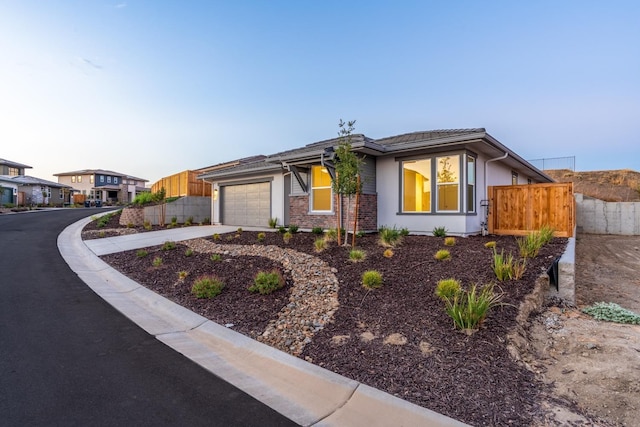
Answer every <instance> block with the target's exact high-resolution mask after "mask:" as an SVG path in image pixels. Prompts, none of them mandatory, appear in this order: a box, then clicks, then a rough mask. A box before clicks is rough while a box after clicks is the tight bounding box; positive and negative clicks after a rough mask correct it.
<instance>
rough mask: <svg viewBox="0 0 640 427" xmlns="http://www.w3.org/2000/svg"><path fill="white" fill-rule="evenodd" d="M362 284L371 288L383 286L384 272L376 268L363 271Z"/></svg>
mask: <svg viewBox="0 0 640 427" xmlns="http://www.w3.org/2000/svg"><path fill="white" fill-rule="evenodd" d="M362 286H364V287H365V288H367V289H369V290H371V289H378V288H381V287H382V274H381V273H380V272H378V271H376V270H368V271H365V272H364V273H362Z"/></svg>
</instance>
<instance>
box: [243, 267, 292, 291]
mask: <svg viewBox="0 0 640 427" xmlns="http://www.w3.org/2000/svg"><path fill="white" fill-rule="evenodd" d="M284 284H285V281H284V277H283V276H282V273H281V272H280V271H279V270H272V271H270V272H266V271H260V272H259V273H258V274H256V276H255V277H254V279H253V285H251V286H250V287H249V291H250V292H259V293H260V294H262V295H267V294H270V293H273V292H275V291H277V290H278V289H280V288H283V287H284Z"/></svg>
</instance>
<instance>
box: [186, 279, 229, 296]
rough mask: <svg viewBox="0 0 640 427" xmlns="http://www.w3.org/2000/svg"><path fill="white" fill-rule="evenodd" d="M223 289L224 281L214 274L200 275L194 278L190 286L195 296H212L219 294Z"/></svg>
mask: <svg viewBox="0 0 640 427" xmlns="http://www.w3.org/2000/svg"><path fill="white" fill-rule="evenodd" d="M222 289H224V283H222V282H221V281H220V279H218V278H217V277H215V276H202V277H199V278H198V279H196V281H195V282H194V283H193V286H191V293H192V294H193V295H195V297H196V298H213V297H215V296H217V295H220V293H221V292H222Z"/></svg>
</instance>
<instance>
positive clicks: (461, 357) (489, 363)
mask: <svg viewBox="0 0 640 427" xmlns="http://www.w3.org/2000/svg"><path fill="white" fill-rule="evenodd" d="M316 238H317V236H314V235H313V234H310V233H299V234H295V235H294V237H293V239H292V240H291V242H290V243H289V244H288V245H286V246H288V247H291V248H293V249H296V250H298V251H300V252H306V253H311V254H314V255H316V256H318V257H319V258H321V259H323V260H324V261H326V262H327V263H329V264H330V265H331V266H333V267H335V269H336V270H337V273H336V276H337V277H338V279H339V281H340V293H339V300H340V309H339V310H338V311H337V312H336V315H335V318H334V322H333V323H331V324H329V325H327V326H326V327H325V328H324V329H323V330H322V331H320V332H319V333H317V334H316V335H315V336H314V338H313V340H312V342H311V343H310V344H308V345H307V346H306V347H305V350H304V352H303V354H302V356H301V357H304V358H306V359H307V360H311V361H313V363H315V364H317V365H319V366H323V367H325V368H327V369H329V370H331V371H334V372H337V373H339V374H342V375H344V376H347V377H349V378H352V379H354V380H357V381H360V382H363V383H365V384H368V385H370V386H373V387H375V388H378V389H381V390H384V391H387V392H389V393H391V394H394V395H396V396H398V397H401V398H403V399H406V400H408V401H410V402H413V403H416V404H418V405H421V406H424V407H426V408H429V409H432V410H434V411H437V412H439V413H442V414H445V415H448V416H450V417H453V418H455V419H458V420H460V421H463V422H466V423H469V424H472V425H477V426H480V425H518V426H521V425H531V424H535V423H536V422H537V421H538V422H539V421H540V419H541V417H542V415H543V414H542V410H541V409H540V403H541V401H542V400H543V399H545V396H546V393H545V391H546V390H547V389H546V388H545V386H544V385H543V384H542V382H540V381H538V380H536V378H535V375H534V374H533V373H532V372H530V371H528V370H527V369H526V368H525V367H524V366H522V365H520V364H518V363H516V362H515V361H513V360H512V358H511V357H510V356H509V353H508V351H507V349H506V335H507V333H508V332H509V331H510V330H511V329H512V328H513V327H514V325H515V317H516V314H517V306H518V305H519V303H520V302H521V301H522V299H523V298H524V297H525V296H526V295H527V294H529V293H530V292H531V290H532V289H533V286H534V282H535V280H536V278H537V277H538V276H539V275H540V274H543V273H544V272H545V271H546V269H547V267H548V266H549V265H550V264H551V262H552V260H553V259H554V258H555V257H556V256H558V255H560V254H561V253H562V252H563V251H564V248H565V246H566V242H567V239H559V238H556V239H554V240H553V241H552V242H551V243H550V244H549V245H547V246H545V247H543V248H542V250H541V251H540V254H539V255H538V257H537V258H535V259H533V260H531V261H530V262H529V263H528V265H527V271H526V273H525V275H524V277H523V278H522V279H521V280H518V281H509V282H506V283H499V285H500V288H501V289H502V291H503V292H504V294H505V297H504V302H505V303H507V305H504V306H502V307H499V308H496V309H493V310H492V311H491V312H490V313H489V315H488V317H487V320H486V321H485V323H484V325H483V327H482V328H481V329H480V330H479V331H477V332H476V333H474V334H472V335H467V334H464V333H461V332H459V331H456V330H455V329H454V328H453V322H452V320H451V319H450V318H449V317H448V316H447V314H446V313H445V310H444V306H443V303H442V302H441V301H440V300H439V299H438V298H437V297H436V296H435V295H434V289H435V286H436V284H437V282H438V280H440V279H445V278H449V277H454V278H457V279H459V280H461V281H462V282H463V284H464V285H465V286H467V285H469V284H472V283H477V284H485V283H489V282H492V281H495V276H494V274H493V272H492V270H491V261H492V251H491V250H490V249H487V248H485V247H484V244H485V243H486V242H487V241H490V240H495V241H496V242H497V245H498V250H501V249H504V251H505V253H508V252H512V253H513V254H514V255H516V254H517V245H516V242H515V239H514V238H513V237H507V236H490V237H480V236H478V237H468V238H457V239H456V244H455V246H453V247H448V248H447V249H449V250H450V252H451V255H452V259H451V260H449V261H437V260H435V259H434V258H433V255H434V254H435V252H436V251H437V250H438V249H443V248H445V246H444V244H443V239H442V238H436V237H430V236H407V237H405V238H404V240H403V242H402V244H401V245H400V246H399V247H397V248H395V249H394V252H395V254H394V256H393V257H392V258H385V257H384V256H383V255H382V253H383V251H384V248H382V247H381V246H379V245H378V242H377V236H375V235H371V236H365V237H361V238H358V239H357V246H358V248H360V249H363V250H365V251H366V253H367V257H366V259H365V260H364V261H363V262H359V263H353V262H350V261H349V260H348V250H349V249H347V248H342V247H337V246H336V245H335V243H334V244H331V245H330V247H329V248H328V249H327V250H325V251H324V252H321V253H319V254H318V253H315V251H314V246H313V241H314V240H315V239H316ZM216 243H222V244H224V243H231V244H262V245H268V244H275V245H278V246H285V245H284V243H283V239H282V235H281V234H279V233H277V232H274V233H267V236H266V239H265V241H264V242H262V243H258V239H257V233H255V232H246V231H245V232H243V233H241V234H240V235H239V236H238V237H234V238H232V239H231V238H230V240H228V239H227V237H226V236H225V235H223V236H222V238H221V239H220V240H217V241H216ZM184 249H185V248H184V247H181V246H178V249H176V250H173V251H167V252H162V253H161V254H160V253H157V254H156V253H150V255H149V256H147V257H145V258H138V257H136V255H135V251H131V252H124V253H120V254H113V255H109V256H105V257H104V259H105V261H106V262H108V263H110V264H112V265H114V266H115V267H116V268H118V269H119V270H121V271H123V272H124V273H125V274H127V275H129V276H130V277H132V278H133V279H135V280H137V281H139V282H140V283H142V284H144V285H145V286H148V287H150V288H151V289H153V290H155V291H156V292H159V293H161V294H162V295H165V296H167V297H169V298H171V299H173V300H174V301H177V302H178V303H180V304H182V305H184V306H186V307H189V308H191V309H192V310H194V311H196V312H198V313H201V314H203V315H205V316H206V317H208V318H210V319H212V320H214V321H216V322H217V323H220V324H223V325H224V324H228V323H233V324H234V325H235V326H234V327H233V328H234V329H235V330H237V331H240V332H242V333H244V334H247V335H249V336H255V334H257V333H260V331H261V330H262V329H264V327H265V326H266V324H267V323H268V321H269V320H270V319H274V318H275V317H276V314H277V312H278V311H279V310H280V309H281V308H282V307H283V305H284V304H286V303H287V298H288V295H287V290H286V288H285V289H282V290H280V291H279V292H278V293H275V294H273V295H272V296H266V297H265V296H260V295H256V294H251V293H249V292H248V291H247V290H246V289H247V287H248V286H249V285H250V284H251V283H252V282H253V276H254V275H255V274H256V273H257V272H258V271H260V270H269V269H272V268H274V267H277V266H276V265H274V264H273V263H272V262H271V261H269V260H266V259H263V258H259V257H246V258H245V257H243V258H241V259H240V258H229V259H225V258H224V257H223V261H219V262H213V261H211V260H210V259H209V256H208V255H194V256H191V257H186V256H185V255H184ZM151 251H159V248H152V249H151ZM156 255H160V256H162V258H163V260H164V261H163V265H162V267H160V268H154V267H152V266H151V262H152V259H153V257H154V256H156ZM369 269H376V270H378V271H379V272H381V273H382V274H383V277H384V286H383V287H382V288H381V289H377V290H374V291H367V290H366V289H364V288H363V287H362V286H361V276H362V273H363V272H364V271H366V270H369ZM181 270H184V271H188V272H189V276H188V277H187V279H185V280H184V283H180V282H178V280H177V272H178V271H181ZM209 273H212V274H216V275H218V276H219V277H220V278H221V279H222V280H223V281H224V283H225V284H226V288H225V291H224V292H223V293H222V294H221V295H220V296H218V297H216V298H215V299H213V300H211V301H203V300H197V299H196V298H194V297H192V296H191V295H189V289H190V286H191V285H190V284H191V283H192V280H193V279H194V278H195V277H197V276H198V275H201V274H209ZM364 332H370V333H371V334H373V336H375V339H373V340H370V341H366V340H362V339H361V338H360V335H361V334H362V333H364ZM396 333H399V334H402V335H403V336H404V337H406V338H407V343H406V344H404V345H392V344H384V343H383V340H384V339H385V338H386V337H388V336H389V335H391V334H396ZM336 336H345V337H343V339H342V340H340V341H339V343H336V340H333V341H332V338H334V337H336Z"/></svg>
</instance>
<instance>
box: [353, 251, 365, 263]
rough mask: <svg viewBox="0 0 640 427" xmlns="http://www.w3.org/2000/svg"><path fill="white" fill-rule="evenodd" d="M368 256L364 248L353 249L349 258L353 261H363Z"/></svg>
mask: <svg viewBox="0 0 640 427" xmlns="http://www.w3.org/2000/svg"><path fill="white" fill-rule="evenodd" d="M366 256H367V254H366V252H365V251H363V250H362V249H351V250H350V251H349V260H350V261H352V262H359V261H363V260H364V259H365V257H366Z"/></svg>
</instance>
